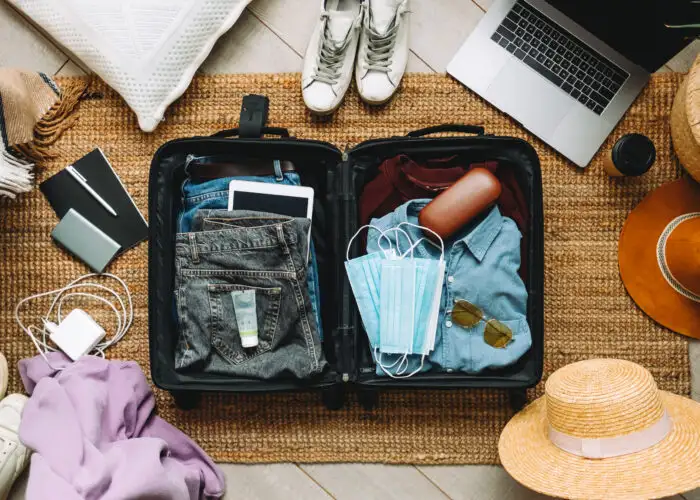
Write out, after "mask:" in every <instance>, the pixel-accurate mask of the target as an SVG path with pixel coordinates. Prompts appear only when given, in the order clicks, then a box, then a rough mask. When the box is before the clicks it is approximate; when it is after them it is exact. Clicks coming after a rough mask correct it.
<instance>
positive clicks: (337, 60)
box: [312, 12, 355, 93]
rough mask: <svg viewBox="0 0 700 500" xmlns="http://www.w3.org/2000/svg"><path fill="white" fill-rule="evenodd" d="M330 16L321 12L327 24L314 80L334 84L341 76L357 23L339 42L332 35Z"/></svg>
mask: <svg viewBox="0 0 700 500" xmlns="http://www.w3.org/2000/svg"><path fill="white" fill-rule="evenodd" d="M329 17H330V16H329V15H328V13H327V12H324V13H323V14H321V18H322V19H324V20H325V26H324V28H323V36H322V37H321V50H320V51H319V54H318V61H317V64H316V68H315V70H314V74H313V76H312V80H313V81H317V82H322V83H327V84H328V85H331V86H333V85H335V84H336V83H338V78H340V76H341V66H342V65H343V60H344V59H345V51H346V50H347V48H348V46H349V45H350V40H351V38H352V36H351V35H352V30H353V29H354V28H355V23H354V22H353V24H352V25H351V26H350V29H348V32H347V34H346V35H345V38H344V39H343V40H342V41H340V42H338V41H336V40H333V37H332V36H331V30H330V19H329ZM333 92H334V93H335V90H333Z"/></svg>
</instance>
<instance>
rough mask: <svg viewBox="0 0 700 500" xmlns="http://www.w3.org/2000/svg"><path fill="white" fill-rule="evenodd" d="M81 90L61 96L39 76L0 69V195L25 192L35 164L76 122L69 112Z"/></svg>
mask: <svg viewBox="0 0 700 500" xmlns="http://www.w3.org/2000/svg"><path fill="white" fill-rule="evenodd" d="M84 89H85V87H84V86H78V87H76V88H73V89H71V90H70V92H68V93H67V94H64V95H63V96H61V93H60V91H59V89H58V87H57V86H56V84H55V83H54V82H53V81H52V80H51V79H50V78H49V77H47V76H46V75H44V74H43V73H34V72H27V71H21V70H18V69H12V68H0V196H9V197H11V198H14V197H15V195H16V194H18V193H23V192H26V191H29V190H30V189H31V188H32V181H33V178H34V174H33V169H34V164H35V163H41V162H42V161H43V160H45V159H46V158H47V157H50V153H49V151H48V147H49V146H50V145H51V144H53V143H54V142H55V141H56V140H57V139H58V137H59V136H60V135H61V134H62V133H63V131H64V130H65V129H67V128H68V127H70V126H71V125H72V124H73V123H74V122H75V120H76V118H77V117H76V116H71V111H72V110H73V108H74V107H75V105H76V104H77V102H78V100H79V98H80V96H81V95H82V93H83V91H84Z"/></svg>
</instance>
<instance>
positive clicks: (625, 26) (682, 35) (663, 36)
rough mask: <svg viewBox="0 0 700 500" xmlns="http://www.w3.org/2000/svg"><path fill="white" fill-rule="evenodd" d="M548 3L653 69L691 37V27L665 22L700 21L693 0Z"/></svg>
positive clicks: (563, 0) (698, 7)
mask: <svg viewBox="0 0 700 500" xmlns="http://www.w3.org/2000/svg"><path fill="white" fill-rule="evenodd" d="M547 3H550V4H551V5H552V6H554V7H555V8H556V9H558V10H560V11H561V12H563V13H564V14H566V15H567V16H568V17H570V18H571V19H572V20H573V21H575V22H576V23H578V24H580V25H581V26H583V27H584V28H586V30H588V31H590V32H591V33H593V34H594V35H595V36H597V37H598V38H600V39H601V40H603V41H604V42H605V43H607V44H608V45H610V46H611V47H612V48H614V49H615V50H617V51H618V52H620V53H621V54H622V55H624V56H625V57H627V58H628V59H629V60H631V61H632V62H634V63H637V64H638V65H640V66H642V67H643V68H645V69H647V70H648V71H650V72H654V71H656V70H657V69H659V68H660V67H661V66H662V65H663V64H664V63H665V62H667V61H668V60H669V59H671V58H672V57H673V56H674V55H675V54H676V53H678V52H680V51H681V49H682V48H683V47H684V46H685V45H687V44H688V43H690V41H691V39H692V37H691V32H690V31H689V30H679V29H671V28H667V27H666V26H665V25H666V24H686V23H690V22H696V23H697V22H700V5H698V4H693V3H692V2H691V1H690V0H547ZM696 32H697V31H696Z"/></svg>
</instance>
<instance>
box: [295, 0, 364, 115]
mask: <svg viewBox="0 0 700 500" xmlns="http://www.w3.org/2000/svg"><path fill="white" fill-rule="evenodd" d="M362 13H363V9H362V4H361V3H360V1H359V0H325V2H323V3H322V4H321V18H320V20H319V22H318V24H317V25H316V28H315V29H314V34H313V36H312V37H311V41H309V46H308V48H307V49H306V55H305V56H304V70H303V72H302V75H301V91H302V95H303V96H304V103H305V104H306V107H308V108H309V109H310V110H311V111H312V112H314V113H317V114H330V113H332V112H333V111H335V110H336V109H337V108H338V106H340V103H341V102H342V100H343V97H344V96H345V92H346V91H347V90H348V87H349V86H350V82H351V80H352V66H353V64H354V63H355V55H356V54H357V43H358V40H359V32H360V26H361V24H362Z"/></svg>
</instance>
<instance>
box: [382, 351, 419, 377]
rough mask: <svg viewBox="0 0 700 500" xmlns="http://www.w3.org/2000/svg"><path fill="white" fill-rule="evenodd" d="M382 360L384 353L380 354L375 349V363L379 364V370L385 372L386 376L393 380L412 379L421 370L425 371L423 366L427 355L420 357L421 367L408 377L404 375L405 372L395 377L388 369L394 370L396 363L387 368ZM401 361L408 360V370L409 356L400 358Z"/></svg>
mask: <svg viewBox="0 0 700 500" xmlns="http://www.w3.org/2000/svg"><path fill="white" fill-rule="evenodd" d="M381 359H382V353H381V352H379V351H377V350H376V349H375V362H376V363H377V366H378V367H379V368H381V369H382V371H383V372H384V373H385V374H387V375H388V376H390V377H391V378H395V379H401V378H409V377H412V376H414V375H415V374H416V373H419V372H420V371H421V370H423V365H424V363H425V354H421V357H420V366H419V367H418V368H416V369H415V370H413V371H412V372H411V373H409V374H408V375H403V372H401V373H400V374H398V375H394V374H393V373H391V372H390V371H388V370H387V368H393V366H394V365H395V364H396V363H394V364H393V365H391V366H385V365H383V364H382V361H381ZM399 360H400V361H403V360H406V368H408V359H407V355H406V354H404V355H403V356H401V358H399ZM403 371H405V369H404V370H403Z"/></svg>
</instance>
